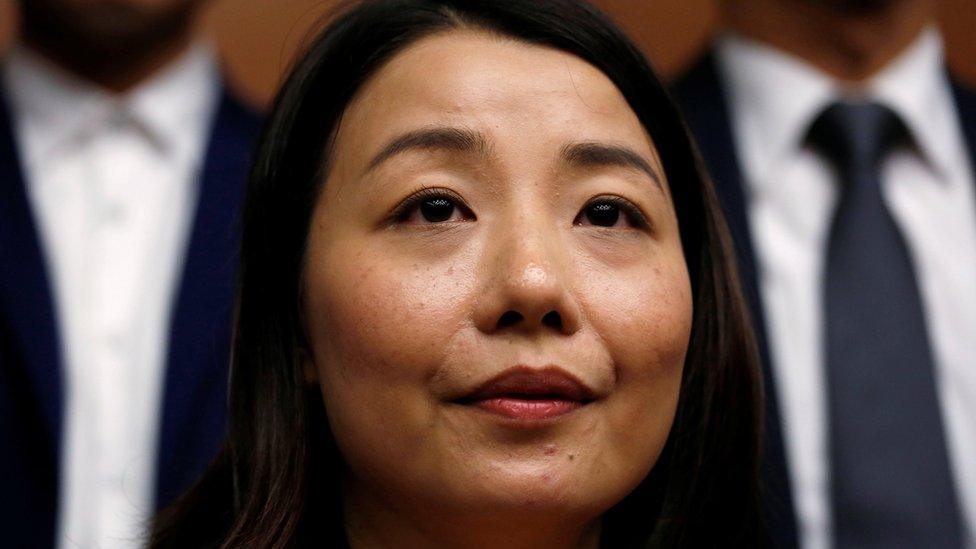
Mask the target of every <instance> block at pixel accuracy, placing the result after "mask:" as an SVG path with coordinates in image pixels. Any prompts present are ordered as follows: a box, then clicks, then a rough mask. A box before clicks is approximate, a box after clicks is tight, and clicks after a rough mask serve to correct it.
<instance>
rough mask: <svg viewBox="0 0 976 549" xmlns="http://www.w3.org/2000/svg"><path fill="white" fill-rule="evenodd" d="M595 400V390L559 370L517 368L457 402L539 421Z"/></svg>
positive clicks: (525, 419) (551, 367) (483, 409)
mask: <svg viewBox="0 0 976 549" xmlns="http://www.w3.org/2000/svg"><path fill="white" fill-rule="evenodd" d="M593 399H594V398H593V391H592V390H590V389H589V388H588V387H587V386H586V385H584V384H583V383H582V382H580V381H579V380H578V379H577V378H576V377H574V376H573V375H571V374H569V373H568V372H566V371H565V370H563V369H561V368H559V367H555V366H550V367H546V368H542V369H533V368H529V367H526V366H516V367H514V368H510V369H508V370H506V371H504V372H502V373H501V374H499V375H497V376H495V377H493V378H491V379H489V380H488V381H487V382H485V383H483V384H482V385H481V386H479V387H478V388H477V389H475V390H473V391H471V392H470V393H469V394H467V395H466V396H464V397H462V398H460V399H457V400H456V401H455V402H457V403H458V404H462V405H466V406H472V407H475V408H478V409H479V410H482V411H485V412H488V413H491V414H495V415H497V416H501V417H504V418H507V419H511V420H517V421H540V420H546V419H552V418H555V417H558V416H561V415H564V414H568V413H569V412H572V411H574V410H577V409H579V408H581V407H583V406H584V405H586V404H588V403H589V402H591V401H592V400H593Z"/></svg>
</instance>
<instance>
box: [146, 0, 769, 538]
mask: <svg viewBox="0 0 976 549" xmlns="http://www.w3.org/2000/svg"><path fill="white" fill-rule="evenodd" d="M456 28H477V29H484V30H486V31H489V32H492V33H496V34H501V35H505V36H509V37H512V38H515V39H518V40H522V41H524V42H526V43H531V44H540V45H545V46H548V47H553V48H556V49H559V50H563V51H565V52H568V53H571V54H573V55H576V56H577V57H579V58H581V59H583V60H585V61H587V62H589V63H590V64H592V65H593V66H595V67H596V68H598V69H599V70H601V71H602V72H603V73H604V74H605V75H606V76H607V77H608V78H609V79H610V80H611V81H613V82H614V83H615V84H616V86H617V88H619V90H620V91H621V92H622V94H623V96H624V97H625V98H626V100H627V101H628V103H629V104H630V107H631V108H632V109H633V111H634V113H636V115H637V117H638V118H639V119H640V121H641V122H642V123H643V125H644V127H645V128H646V130H647V132H648V133H649V134H650V136H651V137H652V138H653V140H654V143H655V145H656V147H657V150H658V153H659V155H660V158H661V162H662V164H663V167H664V171H665V173H666V175H667V179H668V181H669V182H670V184H671V193H672V197H673V200H674V207H675V210H676V211H677V217H678V224H679V229H680V234H681V240H682V246H683V249H684V255H685V260H686V261H687V266H688V271H689V273H690V276H691V284H692V291H693V306H694V315H693V321H692V331H691V341H690V345H689V349H688V353H687V358H686V362H685V366H684V372H683V378H682V383H681V392H680V396H679V402H678V409H677V413H676V416H675V419H674V424H673V426H672V428H671V432H670V435H669V437H668V440H667V443H666V444H665V448H664V450H663V451H662V454H661V456H660V458H659V460H658V462H657V463H656V464H655V466H654V468H653V469H652V471H651V473H650V474H649V475H648V477H647V478H646V479H645V480H644V481H643V482H642V483H641V485H640V486H639V487H637V488H636V489H635V490H634V491H633V492H632V493H631V494H630V495H629V496H628V497H627V498H626V499H625V500H624V501H623V502H620V503H619V504H618V505H616V506H615V507H614V508H613V509H611V510H610V511H609V512H608V513H607V514H606V515H605V516H604V521H603V529H602V532H603V534H602V536H603V542H604V544H605V545H607V546H613V547H622V546H632V545H642V544H643V543H645V542H647V541H650V543H651V544H652V545H654V546H667V547H689V546H693V547H699V546H713V545H719V544H721V545H723V546H729V545H748V546H754V545H757V544H758V543H759V541H758V540H759V536H760V524H759V522H760V519H759V501H758V499H759V496H758V492H759V488H758V486H759V484H758V462H759V438H760V433H759V430H760V417H759V416H760V412H759V410H760V392H761V388H760V383H759V376H758V366H757V359H756V352H755V346H754V343H753V340H752V335H751V332H750V331H749V327H748V326H749V324H748V319H747V318H746V313H745V306H744V304H743V301H742V298H741V296H740V292H739V288H738V283H737V277H736V273H735V268H734V262H733V257H732V254H731V252H730V250H731V247H730V244H729V237H728V230H727V228H726V227H725V224H724V221H723V220H722V217H721V213H720V209H719V206H718V203H717V201H716V198H715V195H714V191H713V189H712V186H711V184H710V183H709V181H708V179H707V177H706V176H705V174H704V171H703V169H702V168H701V162H700V161H699V159H698V156H697V153H696V152H695V148H694V145H693V144H692V141H691V139H690V137H689V134H688V132H687V130H686V128H685V126H684V124H683V122H682V119H681V117H680V115H679V113H678V111H677V109H676V107H675V106H674V104H673V102H672V101H671V99H670V98H669V96H668V94H667V92H666V91H665V89H664V87H663V86H662V85H661V83H660V81H659V80H658V79H657V77H656V76H655V75H654V72H653V71H652V70H651V68H650V67H649V65H648V64H647V61H646V60H645V59H644V57H643V56H642V55H641V54H640V52H639V51H638V50H637V48H636V47H635V46H634V45H633V43H632V42H630V41H629V40H628V39H627V38H626V37H625V36H624V35H623V33H622V32H621V31H620V30H618V29H617V27H616V26H614V24H613V23H611V22H610V21H609V19H607V17H606V16H604V15H603V14H602V13H600V12H599V11H598V10H597V9H596V8H594V7H592V6H590V5H589V4H586V3H585V2H583V1H580V0H535V1H532V2H527V1H525V0H367V1H364V2H358V3H355V4H353V5H351V6H347V7H346V9H344V10H343V11H341V12H340V15H339V16H338V17H337V18H336V19H334V20H333V22H332V23H331V24H330V25H329V27H328V28H327V29H326V30H325V31H324V32H323V33H322V34H321V35H320V36H319V38H318V39H317V40H316V41H315V42H314V43H313V44H312V45H311V47H310V48H309V51H308V52H307V53H306V54H305V56H304V57H303V58H302V60H301V61H300V62H299V63H298V64H297V65H296V66H295V68H294V70H293V72H292V73H291V76H290V77H289V78H288V80H287V82H286V83H285V84H284V87H283V88H282V90H281V91H280V93H279V94H278V97H277V99H276V101H275V104H274V109H273V112H272V114H271V117H270V120H269V122H268V124H267V126H266V128H265V131H264V136H263V139H262V140H261V145H260V148H259V150H258V152H257V157H256V160H255V166H254V169H253V172H252V174H251V178H250V181H249V183H248V189H247V201H246V206H245V211H244V219H243V221H244V231H243V248H242V254H241V255H242V257H241V270H240V277H241V278H240V289H239V296H238V309H237V320H236V329H235V337H234V348H233V359H232V365H231V381H230V427H229V436H228V439H227V442H226V444H225V446H224V448H223V450H222V452H221V454H220V455H219V456H218V458H217V459H216V460H215V462H214V463H213V464H212V465H211V467H210V469H209V470H208V472H207V473H206V474H205V475H204V477H203V478H202V479H201V480H200V482H199V483H198V484H197V486H195V487H194V488H193V489H192V490H191V491H190V492H189V493H188V494H186V495H185V496H184V497H183V498H182V499H181V500H180V501H178V502H177V503H176V504H175V505H174V506H173V507H171V508H170V509H169V510H167V511H166V512H164V513H163V514H162V515H161V516H160V517H159V518H158V519H157V522H156V525H155V528H154V530H153V534H152V540H151V544H152V546H154V547H184V546H189V547H199V546H210V545H212V546H223V547H245V546H246V547H286V546H294V545H301V544H303V542H306V541H307V542H309V543H312V542H314V543H316V544H317V545H322V544H324V543H328V542H333V543H336V544H340V545H341V544H344V543H345V541H344V539H345V538H344V527H343V521H342V514H341V503H342V502H341V478H342V475H343V468H344V464H343V462H342V458H341V457H340V456H339V452H338V450H337V448H336V447H335V445H334V441H333V438H332V435H331V433H329V431H328V425H327V422H326V421H325V418H324V413H325V412H324V407H323V405H322V399H321V396H320V393H318V391H317V390H313V389H309V387H308V385H307V383H306V382H305V380H304V378H303V375H302V366H301V356H302V353H303V352H304V349H305V348H306V337H305V332H304V327H303V326H304V322H303V318H302V299H303V295H302V292H303V287H304V282H303V271H304V257H305V248H306V240H307V236H308V230H309V224H310V220H311V217H312V210H313V207H314V204H315V203H316V200H317V197H318V195H319V192H320V190H321V186H322V182H323V181H324V180H325V174H326V172H327V170H328V165H329V157H330V154H329V153H330V148H331V139H332V136H333V135H334V132H335V131H336V128H337V126H338V124H339V123H340V120H341V117H342V115H343V112H344V110H345V109H346V107H347V105H348V104H349V103H350V101H351V100H352V98H353V96H354V95H355V94H356V93H357V91H358V90H359V89H360V87H361V86H362V85H363V83H364V82H365V80H366V79H367V78H369V77H370V76H371V75H372V74H374V73H375V72H376V71H377V69H378V68H379V67H380V66H382V65H383V64H384V63H385V62H386V61H388V60H389V59H390V58H391V57H393V56H394V55H395V54H396V53H397V52H399V51H401V50H402V49H403V48H404V47H406V46H407V45H409V44H411V43H413V42H415V41H417V40H419V39H421V38H423V37H426V36H429V35H431V34H433V33H436V32H442V31H446V30H450V29H456Z"/></svg>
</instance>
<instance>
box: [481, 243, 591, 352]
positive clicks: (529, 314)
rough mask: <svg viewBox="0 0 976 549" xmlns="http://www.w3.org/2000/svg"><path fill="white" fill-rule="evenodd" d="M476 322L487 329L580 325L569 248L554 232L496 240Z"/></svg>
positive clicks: (568, 330)
mask: <svg viewBox="0 0 976 549" xmlns="http://www.w3.org/2000/svg"><path fill="white" fill-rule="evenodd" d="M492 247H493V251H492V252H491V253H490V254H489V257H488V258H486V261H485V262H484V263H483V265H482V268H483V269H484V270H485V271H486V272H485V276H484V280H485V281H486V283H485V284H484V285H483V286H482V293H481V296H480V298H479V301H478V306H477V307H478V310H477V312H476V317H477V318H476V324H477V325H478V328H479V329H480V330H481V331H482V332H485V333H496V332H502V331H509V332H523V333H533V332H541V331H548V332H552V333H556V334H565V335H569V334H572V333H575V332H576V331H577V330H579V327H580V310H579V304H578V302H577V301H576V299H575V296H574V294H573V291H572V286H571V280H570V278H571V273H570V272H569V270H570V265H569V261H568V255H569V254H568V253H567V251H566V250H565V249H563V247H564V245H563V244H561V243H560V239H559V238H558V237H555V236H546V235H541V234H526V233H525V232H523V233H522V234H521V235H514V236H512V237H509V238H499V239H497V240H496V241H495V243H494V245H493V246H492Z"/></svg>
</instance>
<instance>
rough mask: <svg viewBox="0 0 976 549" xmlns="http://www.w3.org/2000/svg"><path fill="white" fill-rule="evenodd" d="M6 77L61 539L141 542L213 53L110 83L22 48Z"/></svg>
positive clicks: (213, 87)
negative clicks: (41, 266)
mask: <svg viewBox="0 0 976 549" xmlns="http://www.w3.org/2000/svg"><path fill="white" fill-rule="evenodd" d="M3 78H4V82H3V83H4V85H5V87H6V91H7V96H8V97H9V99H10V103H11V110H12V111H13V118H14V126H15V127H14V132H15V135H16V138H17V142H18V145H19V150H20V154H21V162H22V165H23V167H24V172H25V174H24V175H25V178H26V180H27V194H28V198H29V201H30V205H31V207H32V210H33V214H34V219H35V221H36V223H37V226H38V229H39V232H40V237H41V244H42V247H43V252H44V257H45V260H46V263H47V266H48V269H47V270H48V276H49V279H50V281H51V286H52V290H53V295H54V304H55V309H56V316H57V318H58V327H59V330H60V337H61V349H62V358H63V367H64V370H63V371H64V380H65V388H64V389H65V391H64V395H65V401H64V407H63V410H64V424H63V425H64V432H63V433H62V436H63V439H62V451H61V456H60V460H61V461H60V474H59V478H60V497H59V504H60V509H59V518H58V535H57V543H58V546H59V547H61V548H68V547H105V548H108V547H112V548H116V547H137V546H141V545H142V544H143V543H144V537H143V536H144V531H145V525H146V524H147V521H148V519H149V518H150V517H151V516H152V515H151V514H152V512H153V509H154V503H153V502H154V497H155V473H156V460H155V457H156V454H157V452H156V449H157V448H156V447H157V439H158V434H159V427H160V425H159V423H160V419H161V413H160V412H161V406H162V396H163V381H164V379H165V376H164V370H165V363H166V358H167V346H168V337H169V327H170V323H169V320H170V316H171V315H172V313H173V310H172V309H173V303H174V300H175V299H174V298H175V295H176V291H177V288H178V285H179V281H180V274H181V271H182V264H183V259H184V255H185V253H186V249H187V239H188V236H189V229H190V220H191V219H192V216H193V213H194V210H195V205H196V198H197V186H198V183H197V180H198V176H199V173H200V170H201V164H202V161H203V157H204V149H205V147H206V145H207V141H208V135H209V133H210V131H209V130H210V126H211V123H212V118H213V114H214V113H215V111H216V104H217V100H218V92H219V76H218V71H217V65H216V62H215V59H214V56H213V54H212V52H211V50H210V48H209V47H207V46H204V45H196V46H194V47H192V48H191V49H190V50H189V51H188V52H187V53H186V54H185V55H182V56H181V57H180V58H179V59H178V60H177V61H175V62H173V63H171V64H170V65H169V66H168V67H166V68H164V69H163V70H162V71H161V72H160V73H159V74H157V75H155V76H153V77H152V78H151V79H150V80H148V81H147V82H145V83H143V84H142V85H139V86H138V87H137V88H136V89H133V90H132V91H130V92H128V93H125V94H122V95H113V94H110V93H108V92H106V91H104V90H102V89H99V88H97V87H95V86H94V85H93V84H90V83H87V82H84V81H81V80H80V79H78V78H75V77H73V76H71V75H69V74H67V73H65V72H63V71H61V70H59V69H58V68H57V67H55V66H54V65H52V64H51V63H49V62H48V61H46V60H45V59H43V58H41V57H40V56H38V55H37V54H35V53H33V52H31V51H30V50H28V49H26V48H24V47H16V48H14V50H13V51H12V53H11V54H10V55H9V57H8V58H7V60H6V63H5V66H4V67H3Z"/></svg>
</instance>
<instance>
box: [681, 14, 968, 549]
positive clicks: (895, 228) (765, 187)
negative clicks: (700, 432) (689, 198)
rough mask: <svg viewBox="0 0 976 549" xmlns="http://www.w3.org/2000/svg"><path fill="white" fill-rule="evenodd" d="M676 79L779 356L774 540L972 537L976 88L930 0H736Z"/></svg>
mask: <svg viewBox="0 0 976 549" xmlns="http://www.w3.org/2000/svg"><path fill="white" fill-rule="evenodd" d="M720 5H721V8H722V11H723V12H724V16H725V21H726V22H727V25H728V28H727V30H728V32H727V33H725V34H724V35H722V36H721V37H720V38H719V39H718V40H717V42H716V43H715V44H714V47H713V49H712V50H711V51H710V52H709V53H708V54H707V55H706V56H705V57H704V58H703V59H702V60H701V61H700V62H699V63H697V64H696V65H695V66H694V67H693V68H692V69H691V70H690V71H689V73H688V74H687V75H685V76H684V77H683V78H682V79H680V80H679V81H678V82H677V84H676V92H677V96H678V97H679V99H680V101H681V102H682V103H683V107H684V109H685V111H686V114H687V116H688V121H689V123H690V125H691V127H692V129H693V131H694V132H695V133H696V135H697V137H698V139H699V142H700V144H701V149H702V152H703V156H704V158H705V161H706V164H707V165H708V166H709V168H710V170H711V172H712V175H713V177H714V179H715V181H716V187H717V189H718V192H719V195H720V197H721V199H722V200H723V202H724V206H725V209H726V212H727V216H728V220H729V223H730V225H731V226H732V229H733V233H734V238H735V240H736V245H737V247H738V250H739V252H740V254H741V264H742V272H743V278H744V280H745V288H746V293H747V296H748V297H749V299H750V300H751V301H752V308H753V314H754V318H755V321H756V324H757V328H758V330H757V331H758V332H759V338H760V344H761V346H762V347H763V351H764V354H765V358H766V361H765V362H766V381H767V398H768V412H769V414H768V415H769V422H768V426H767V449H766V450H767V451H766V470H765V475H766V478H767V481H768V494H767V503H768V507H769V517H768V518H769V525H770V527H771V532H772V538H773V539H772V540H771V541H772V543H773V545H774V546H778V547H789V546H795V545H797V544H798V543H799V544H800V545H802V546H803V547H808V548H824V547H940V548H942V547H945V548H950V547H953V548H954V547H967V546H968V547H973V546H974V545H973V544H976V538H974V534H976V192H974V181H976V180H974V174H973V165H974V164H973V163H974V160H976V95H974V94H973V92H972V91H969V90H966V89H964V88H963V87H962V86H960V85H959V84H958V83H956V82H954V81H953V80H952V78H951V77H950V76H949V75H948V74H947V72H946V69H945V64H944V59H943V51H942V40H941V37H940V34H939V31H938V30H937V29H936V28H935V23H934V10H935V6H934V5H933V0H724V1H722V2H721V3H720Z"/></svg>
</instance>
